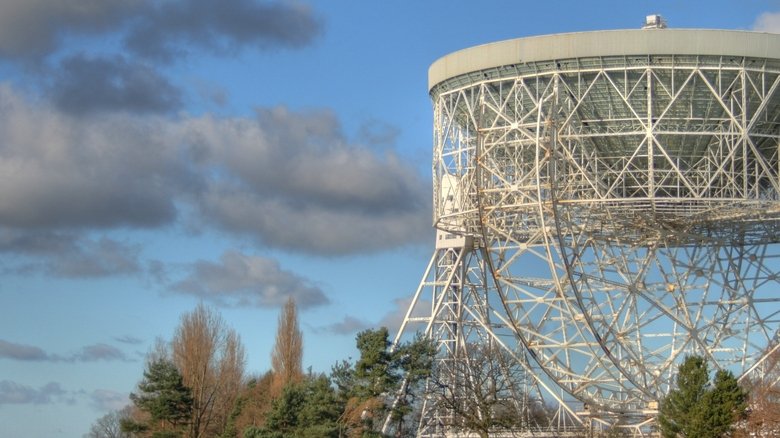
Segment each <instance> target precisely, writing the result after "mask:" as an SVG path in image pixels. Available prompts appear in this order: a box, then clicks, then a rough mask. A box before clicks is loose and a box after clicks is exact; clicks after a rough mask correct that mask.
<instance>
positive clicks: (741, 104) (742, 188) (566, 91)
mask: <svg viewBox="0 0 780 438" xmlns="http://www.w3.org/2000/svg"><path fill="white" fill-rule="evenodd" d="M779 87H780V35H774V34H766V33H755V32H739V31H716V30H682V29H664V28H650V29H643V30H621V31H600V32H584V33H571V34H558V35H549V36H540V37H531V38H521V39H515V40H508V41H502V42H498V43H493V44H487V45H483V46H478V47H473V48H469V49H466V50H462V51H459V52H455V53H453V54H450V55H448V56H445V57H443V58H441V59H439V60H438V61H436V62H435V63H434V64H433V65H432V66H431V68H430V70H429V91H430V96H431V99H432V101H433V108H434V142H433V143H434V147H433V177H434V190H433V192H434V193H433V194H434V196H433V202H434V218H433V219H434V226H435V227H436V229H437V230H438V231H437V233H438V234H437V249H436V251H435V253H434V256H433V258H432V260H431V264H430V265H429V267H428V269H427V270H426V274H425V276H424V277H423V280H422V282H421V284H420V288H419V289H418V291H417V293H416V294H415V296H414V299H413V302H412V305H411V307H410V309H409V313H408V314H407V318H406V320H405V322H404V325H403V326H402V329H401V331H400V332H399V338H400V336H402V334H403V333H404V331H409V330H411V328H410V327H411V326H412V325H413V324H414V323H417V324H423V325H422V328H423V330H424V331H425V333H426V334H427V335H428V336H431V337H432V338H433V339H435V340H436V341H437V342H438V345H439V351H440V357H439V362H440V363H441V365H440V367H439V368H438V369H439V370H440V372H447V370H448V369H451V367H452V365H451V364H452V363H457V362H458V361H459V360H461V359H459V358H462V357H467V355H461V354H459V353H458V351H461V350H467V349H468V348H471V347H469V346H471V345H474V344H477V343H491V344H497V345H500V346H501V347H502V348H504V349H505V350H506V351H507V352H508V354H510V355H512V357H514V358H515V360H516V361H517V363H518V364H519V366H521V367H522V368H523V369H524V370H526V372H527V375H528V381H526V382H523V383H522V384H521V385H520V386H522V387H523V388H522V391H525V392H524V394H526V395H525V396H526V398H527V400H533V401H539V400H544V403H550V402H551V401H552V402H553V403H557V406H558V410H559V413H562V415H563V416H565V417H567V418H570V419H574V420H575V422H580V423H583V424H584V423H585V422H586V421H592V420H593V419H595V420H596V421H598V422H600V423H602V424H605V425H607V426H615V425H617V426H629V427H632V428H634V429H635V430H636V431H641V430H642V428H645V430H646V429H647V425H649V424H651V423H652V419H653V417H654V415H655V413H656V410H657V407H658V401H659V400H660V399H662V398H663V396H664V395H665V394H666V393H667V392H668V391H669V389H670V386H671V385H672V383H673V378H674V375H675V373H676V371H677V366H678V365H679V363H680V362H681V361H682V360H683V359H684V357H685V356H686V355H691V354H696V355H702V356H704V357H705V358H706V359H707V360H708V361H709V363H710V364H711V366H713V367H715V368H718V369H728V370H731V371H732V372H733V373H734V374H735V375H736V376H738V377H743V376H746V375H748V374H749V373H751V372H753V371H754V370H756V369H758V368H759V366H760V364H761V362H762V360H763V359H764V358H765V357H766V356H767V355H768V354H769V353H770V352H771V351H773V350H774V349H775V348H777V346H778V330H779V329H780V259H779V257H780V250H779V249H780V90H778V88H779ZM423 307H424V308H423ZM418 328H419V325H418ZM448 364H449V365H448ZM453 379H455V378H454V377H453ZM518 391H521V390H520V389H518ZM528 394H530V396H529V395H528ZM529 397H530V398H529ZM431 403H433V402H431ZM432 412H435V413H432ZM425 415H426V414H423V416H424V417H425ZM428 415H429V417H430V416H441V415H446V413H444V414H442V413H441V411H434V410H430V411H429V414H428ZM427 420H428V423H425V422H426V418H424V419H423V423H425V424H427V426H426V425H422V426H421V429H420V435H425V434H426V433H432V432H430V431H431V430H432V429H431V427H433V426H431V424H433V423H436V422H437V421H438V423H437V424H439V425H440V426H439V427H446V424H447V423H446V421H444V420H442V419H441V418H439V419H437V420H435V421H434V420H431V418H427ZM423 423H421V424H423ZM441 425H445V426H441ZM426 427H427V428H428V429H426ZM425 430H428V432H425Z"/></svg>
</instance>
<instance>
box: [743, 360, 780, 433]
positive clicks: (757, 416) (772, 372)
mask: <svg viewBox="0 0 780 438" xmlns="http://www.w3.org/2000/svg"><path fill="white" fill-rule="evenodd" d="M772 348H775V346H772ZM753 374H754V376H753V377H751V378H748V379H745V382H744V386H745V387H746V388H747V390H748V394H749V396H748V406H749V407H748V409H749V414H748V417H747V420H745V421H744V423H743V424H742V425H741V427H740V428H738V430H737V433H736V434H735V435H736V436H740V437H741V436H744V437H757V438H759V437H775V436H780V349H776V350H774V351H773V352H772V353H770V355H769V356H768V357H767V358H766V359H765V361H764V363H763V364H761V366H760V367H759V368H758V369H757V370H756V372H755V373H753Z"/></svg>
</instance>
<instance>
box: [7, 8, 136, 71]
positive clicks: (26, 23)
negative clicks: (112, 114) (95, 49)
mask: <svg viewBox="0 0 780 438" xmlns="http://www.w3.org/2000/svg"><path fill="white" fill-rule="evenodd" d="M145 3H148V2H146V1H145V0H57V1H52V0H3V1H2V2H0V56H4V57H11V58H34V57H39V56H45V55H47V54H48V53H50V52H51V51H53V50H55V49H56V48H57V46H58V43H59V39H60V38H61V37H62V36H63V35H65V34H69V33H78V34H84V33H95V32H101V31H102V32H105V31H114V30H116V28H117V26H118V25H119V24H121V22H122V21H124V20H125V19H126V18H127V17H128V14H130V13H132V12H134V11H138V10H139V9H138V7H139V6H141V5H143V4H145Z"/></svg>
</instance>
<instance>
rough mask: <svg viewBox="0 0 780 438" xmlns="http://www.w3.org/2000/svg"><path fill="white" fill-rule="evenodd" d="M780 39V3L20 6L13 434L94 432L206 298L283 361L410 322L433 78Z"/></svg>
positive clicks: (6, 206) (0, 97)
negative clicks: (540, 53)
mask: <svg viewBox="0 0 780 438" xmlns="http://www.w3.org/2000/svg"><path fill="white" fill-rule="evenodd" d="M651 13H661V14H663V15H664V17H665V18H666V19H667V21H668V23H669V26H670V27H675V28H723V29H745V30H751V29H757V30H765V31H776V32H778V31H780V2H779V1H706V2H705V1H680V0H677V1H654V2H650V1H588V2H583V1H559V2H520V1H483V2H466V1H439V0H437V1H396V2H380V1H361V2H357V1H355V2H347V1H340V0H331V1H320V2H304V1H300V2H275V1H274V2H266V1H252V0H230V1H228V0H224V1H221V2H214V1H212V0H190V1H186V0H168V1H152V0H111V1H108V0H105V1H103V0H64V1H62V0H57V1H55V0H3V1H2V2H0V436H9V437H10V436H38V437H51V436H65V437H75V436H81V435H82V434H84V433H86V432H87V431H88V430H89V426H90V424H91V423H92V422H93V421H94V420H95V419H96V418H98V417H100V416H102V415H103V414H105V413H106V412H108V411H109V410H111V409H116V408H120V407H121V406H122V405H124V404H125V403H127V395H128V394H129V392H130V391H132V390H133V388H134V386H135V384H136V383H137V381H138V379H139V378H140V377H141V374H142V370H143V356H144V354H145V353H146V352H147V351H148V349H149V348H150V347H151V345H152V344H153V343H154V340H155V338H156V337H163V338H166V339H169V338H170V336H171V334H172V333H173V330H174V328H175V326H176V325H177V323H178V320H179V316H180V315H181V314H182V313H184V312H187V311H190V310H192V309H193V308H194V307H195V306H196V305H197V303H198V302H201V301H202V302H204V303H206V304H209V305H212V306H215V307H216V308H217V309H218V310H219V311H220V312H221V314H222V315H223V317H224V318H225V320H226V321H227V322H228V324H229V325H231V326H232V327H233V328H235V329H236V330H237V331H238V333H239V334H240V335H241V337H242V341H243V343H244V345H245V346H246V349H247V356H248V363H247V370H248V371H249V372H250V373H256V374H257V373H262V372H264V371H266V370H267V369H268V367H269V362H270V360H269V356H270V351H271V348H272V343H273V337H274V331H275V327H276V320H277V314H278V311H279V305H280V304H281V303H282V302H284V300H285V299H286V298H287V297H288V296H293V297H295V298H296V300H297V301H298V303H299V306H300V307H301V309H302V312H301V324H302V327H303V331H304V338H305V358H304V362H305V364H304V365H305V366H311V367H312V368H313V369H314V370H318V371H328V370H329V369H330V366H331V365H332V364H333V363H335V362H336V361H338V360H340V359H344V358H348V357H350V356H353V355H354V354H355V352H354V335H355V333H356V332H357V331H358V330H361V329H364V328H368V327H375V326H379V325H383V324H384V325H389V326H391V327H392V326H395V325H397V324H398V320H399V318H400V317H401V313H402V312H403V311H404V310H405V307H404V306H405V302H406V300H408V298H410V296H411V294H412V293H413V292H414V288H415V287H416V286H417V282H418V281H419V278H420V276H421V275H422V272H423V270H424V268H425V264H426V262H427V260H428V258H429V257H430V253H431V251H432V249H433V248H432V243H433V230H432V229H431V228H430V204H431V202H430V196H431V195H430V192H431V189H430V161H431V150H430V149H431V106H430V102H429V100H428V96H427V69H428V66H429V65H430V64H431V63H432V62H433V61H434V60H436V59H437V58H439V57H441V56H443V55H445V54H447V53H450V52H452V51H455V50H459V49H462V48H466V47H469V46H473V45H477V44H483V43H488V42H492V41H496V40H502V39H509V38H517V37H523V36H531V35H541V34H550V33H559V32H574V31H587V30H599V29H624V28H638V27H640V26H641V24H642V22H643V20H644V16H645V15H647V14H651Z"/></svg>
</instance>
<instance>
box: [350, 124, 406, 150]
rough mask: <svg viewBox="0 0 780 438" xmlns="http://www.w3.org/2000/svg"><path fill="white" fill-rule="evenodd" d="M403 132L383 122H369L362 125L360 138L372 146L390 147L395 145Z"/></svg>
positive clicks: (359, 133)
mask: <svg viewBox="0 0 780 438" xmlns="http://www.w3.org/2000/svg"><path fill="white" fill-rule="evenodd" d="M400 134H401V130H400V129H398V127H396V126H393V125H389V124H387V123H384V122H382V121H381V120H375V119H372V120H368V121H366V122H365V123H363V124H361V125H360V130H359V132H358V138H359V139H360V140H361V141H363V142H365V143H366V144H368V145H371V146H389V145H392V144H394V143H395V141H396V139H397V138H398V136H399V135H400Z"/></svg>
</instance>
